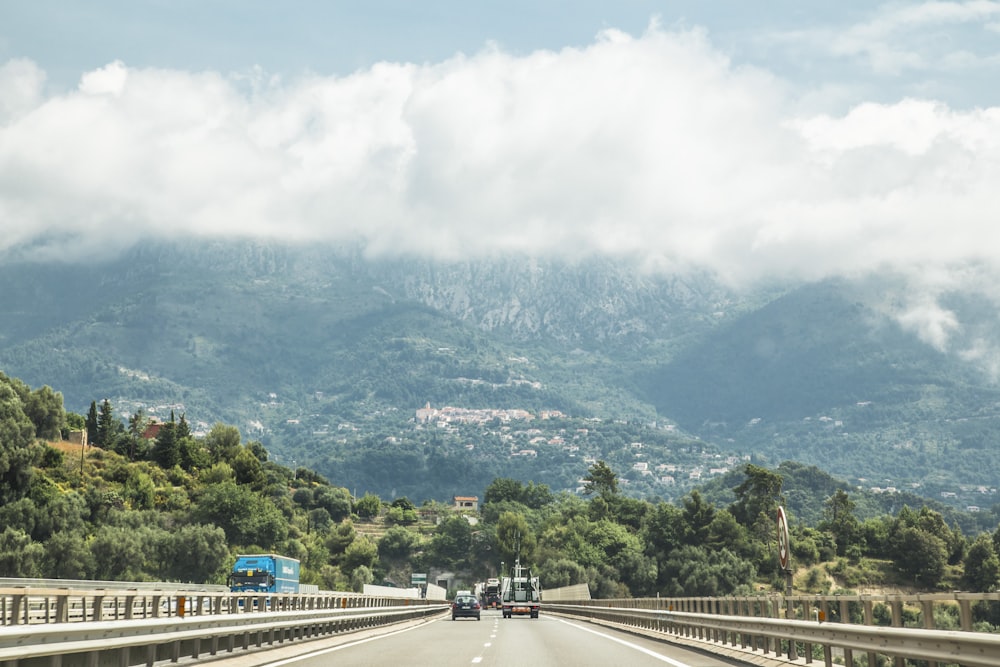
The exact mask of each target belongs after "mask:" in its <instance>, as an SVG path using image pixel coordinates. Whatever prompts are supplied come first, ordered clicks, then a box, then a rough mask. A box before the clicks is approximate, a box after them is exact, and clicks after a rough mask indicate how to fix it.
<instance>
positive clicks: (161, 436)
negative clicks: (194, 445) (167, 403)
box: [152, 410, 181, 470]
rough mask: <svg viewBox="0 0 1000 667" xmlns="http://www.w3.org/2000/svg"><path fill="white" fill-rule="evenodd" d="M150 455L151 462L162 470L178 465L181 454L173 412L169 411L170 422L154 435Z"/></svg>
mask: <svg viewBox="0 0 1000 667" xmlns="http://www.w3.org/2000/svg"><path fill="white" fill-rule="evenodd" d="M152 455H153V460H154V461H156V463H157V465H159V466H160V467H161V468H163V469H164V470H170V469H171V468H173V467H174V466H177V465H180V462H181V452H180V446H179V445H178V442H177V422H176V421H175V420H174V413H173V410H171V411H170V421H168V422H166V423H165V424H163V426H161V427H160V431H159V432H158V433H157V434H156V444H155V445H154V446H153V451H152Z"/></svg>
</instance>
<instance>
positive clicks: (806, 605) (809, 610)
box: [802, 600, 818, 665]
mask: <svg viewBox="0 0 1000 667" xmlns="http://www.w3.org/2000/svg"><path fill="white" fill-rule="evenodd" d="M802 616H803V619H802V620H805V621H811V620H812V619H813V605H812V601H811V600H803V601H802ZM817 620H818V617H817ZM802 646H803V649H804V651H805V654H806V664H807V665H808V664H811V663H812V661H813V647H812V644H810V643H809V642H805V643H804V644H803V645H802Z"/></svg>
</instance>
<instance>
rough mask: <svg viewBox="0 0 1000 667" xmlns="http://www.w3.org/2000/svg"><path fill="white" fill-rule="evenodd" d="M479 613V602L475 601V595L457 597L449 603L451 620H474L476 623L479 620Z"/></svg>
mask: <svg viewBox="0 0 1000 667" xmlns="http://www.w3.org/2000/svg"><path fill="white" fill-rule="evenodd" d="M479 611H480V605H479V600H477V599H476V596H475V595H457V596H455V599H454V601H452V603H451V620H453V621H454V620H455V619H457V618H474V619H476V620H477V621H478V620H481V619H480V617H479Z"/></svg>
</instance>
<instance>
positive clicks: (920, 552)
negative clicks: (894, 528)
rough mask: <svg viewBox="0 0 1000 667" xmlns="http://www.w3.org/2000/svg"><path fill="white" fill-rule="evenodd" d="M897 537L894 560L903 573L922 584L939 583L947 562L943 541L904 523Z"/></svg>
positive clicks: (927, 585)
mask: <svg viewBox="0 0 1000 667" xmlns="http://www.w3.org/2000/svg"><path fill="white" fill-rule="evenodd" d="M894 539H895V541H894V544H893V546H894V551H895V553H894V560H895V562H896V566H897V567H898V568H899V570H900V572H902V573H903V574H904V575H906V576H908V577H910V578H911V579H913V581H915V582H917V583H918V584H920V585H921V586H925V587H927V588H930V589H933V588H934V587H935V586H937V584H938V582H939V581H941V577H942V576H943V575H944V571H945V566H946V565H947V563H948V550H947V547H946V545H945V542H944V540H942V539H941V538H940V537H937V536H936V535H933V534H931V533H928V532H927V531H924V530H921V529H919V528H914V527H912V526H903V527H902V528H901V529H900V530H899V531H898V532H897V533H896V535H895V538H894Z"/></svg>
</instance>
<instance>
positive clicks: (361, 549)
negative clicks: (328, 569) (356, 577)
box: [340, 535, 378, 583]
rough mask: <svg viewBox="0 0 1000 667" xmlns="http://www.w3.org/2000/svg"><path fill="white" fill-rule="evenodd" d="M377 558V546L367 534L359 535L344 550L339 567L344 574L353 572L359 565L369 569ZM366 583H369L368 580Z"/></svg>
mask: <svg viewBox="0 0 1000 667" xmlns="http://www.w3.org/2000/svg"><path fill="white" fill-rule="evenodd" d="M377 560H378V546H377V545H376V544H375V543H374V542H372V541H371V540H370V539H369V538H368V537H367V536H365V535H361V536H360V537H358V538H357V539H355V540H354V541H353V542H351V544H350V545H348V547H347V549H345V550H344V557H343V559H342V560H341V564H340V569H341V570H343V571H344V572H345V573H346V574H348V575H350V573H352V572H354V570H356V569H357V568H359V567H367V568H369V569H371V568H373V567H374V566H375V562H376V561H377ZM367 583H371V581H368V582H367Z"/></svg>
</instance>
